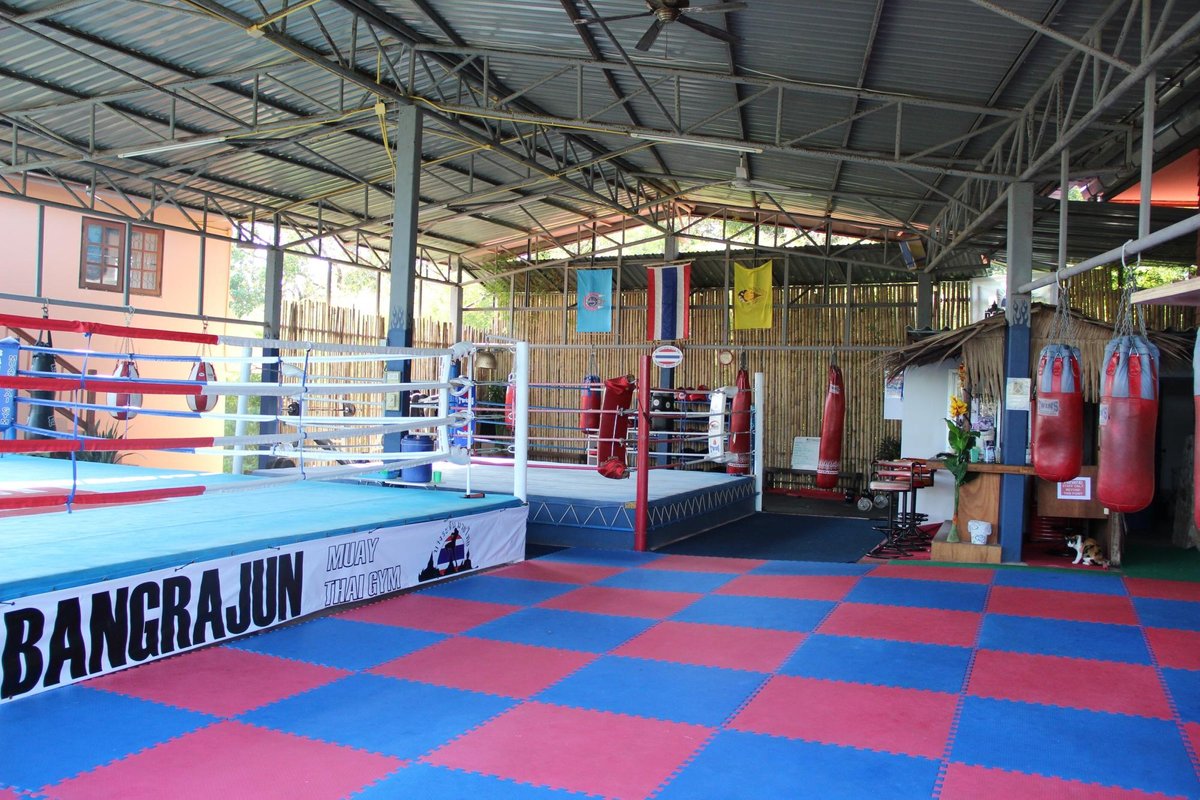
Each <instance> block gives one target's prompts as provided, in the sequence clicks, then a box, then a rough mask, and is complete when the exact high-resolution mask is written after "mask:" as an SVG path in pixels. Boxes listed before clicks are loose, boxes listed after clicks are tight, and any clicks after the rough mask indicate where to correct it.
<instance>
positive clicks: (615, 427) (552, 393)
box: [434, 343, 764, 550]
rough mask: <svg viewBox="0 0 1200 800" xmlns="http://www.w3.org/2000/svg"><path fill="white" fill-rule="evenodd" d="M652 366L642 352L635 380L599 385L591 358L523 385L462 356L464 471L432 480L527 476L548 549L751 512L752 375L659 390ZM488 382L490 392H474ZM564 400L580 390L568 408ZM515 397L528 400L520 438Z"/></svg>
mask: <svg viewBox="0 0 1200 800" xmlns="http://www.w3.org/2000/svg"><path fill="white" fill-rule="evenodd" d="M486 346H487V347H491V348H500V349H503V348H510V347H511V346H512V345H511V344H504V343H502V344H500V345H496V344H494V343H492V344H489V345H486ZM480 347H484V346H483V345H481V346H480ZM535 366H540V367H541V369H540V370H539V371H541V372H542V373H543V374H545V373H550V372H553V369H552V368H551V367H550V366H548V365H544V364H543V365H535ZM650 366H651V357H650V356H648V355H644V356H641V357H640V358H639V368H638V372H639V374H638V375H637V376H634V375H626V376H618V377H616V378H610V379H607V380H602V379H600V377H599V376H598V375H597V374H596V373H597V372H598V370H597V369H596V368H595V364H594V362H593V364H591V365H590V367H589V372H590V374H589V375H588V376H586V377H585V379H584V381H583V382H582V383H553V382H549V383H548V382H543V381H538V382H533V381H531V382H530V383H529V385H528V387H523V386H521V385H520V381H519V380H518V378H517V373H514V374H511V375H510V376H509V379H508V380H507V381H503V380H502V381H487V380H484V379H477V377H476V376H477V375H478V374H479V372H480V370H479V369H478V365H477V363H476V358H475V355H474V354H472V356H471V358H470V359H468V360H467V361H466V362H465V369H466V374H467V376H468V377H467V382H468V384H469V385H470V386H471V390H470V391H468V392H466V393H464V394H463V395H462V397H461V398H460V400H459V403H460V404H461V405H462V407H463V408H465V409H466V410H467V411H469V416H470V418H471V420H472V423H471V424H470V425H468V426H463V427H460V428H458V429H455V430H456V432H457V435H458V436H459V437H460V438H461V439H462V440H463V441H464V442H465V443H467V445H468V449H469V450H470V451H471V452H472V454H473V455H472V459H471V466H470V469H469V470H467V469H464V468H463V467H461V466H456V465H453V464H445V463H442V464H435V465H434V469H435V470H436V471H437V475H438V478H439V480H440V484H441V485H443V486H449V487H454V488H460V489H472V488H474V489H482V490H484V491H493V490H497V489H499V490H502V489H503V487H504V486H507V485H509V484H510V483H511V481H512V473H513V471H522V470H523V471H525V473H526V477H525V481H526V491H527V497H528V501H529V524H528V530H527V537H528V540H529V541H530V542H532V543H535V544H543V545H554V546H584V547H599V548H610V549H635V550H646V549H654V548H658V547H661V546H663V545H666V544H669V543H671V542H674V541H677V540H679V539H683V538H686V537H688V536H694V535H696V534H698V533H702V532H704V531H706V530H709V529H711V528H714V527H717V526H719V525H722V524H724V523H726V522H731V521H733V520H736V519H740V518H742V517H745V516H748V515H750V514H752V513H754V512H755V511H756V510H761V503H762V490H763V480H764V475H763V459H762V458H761V453H762V446H763V443H762V434H763V428H762V425H761V424H759V423H760V420H761V419H762V413H761V405H760V404H761V398H762V397H763V394H764V393H763V376H762V374H761V373H756V374H755V375H754V377H753V386H752V385H751V383H752V379H751V377H750V375H749V373H747V372H746V370H745V369H742V370H740V371H739V372H738V375H737V377H736V379H735V380H734V381H733V383H732V384H731V385H729V386H724V387H719V388H716V389H707V388H703V387H699V388H696V389H690V388H689V389H663V388H656V387H654V385H653V383H652V381H651V369H650ZM518 372H520V371H518ZM489 389H491V390H494V392H495V399H494V400H484V399H481V396H484V395H486V394H487V393H488V390H489ZM501 394H503V398H504V399H503V401H501V399H500V395H501ZM564 395H565V396H567V397H568V398H573V397H576V396H578V397H579V405H578V407H570V406H567V405H565V404H564V402H563V401H562V400H561V399H560V398H562V397H563V396H564ZM518 397H522V398H524V397H529V398H530V399H529V400H528V402H527V404H526V405H525V406H524V407H525V408H527V409H528V420H527V426H528V427H527V431H528V432H527V434H526V435H525V436H524V437H523V438H520V430H519V419H518V417H519V415H518V414H517V413H516V407H515V401H516V399H517V398H518ZM453 408H454V406H453V405H452V410H453ZM522 455H525V456H527V460H526V462H525V464H523V465H522V464H520V463H519V458H520V457H521V456H522ZM538 456H540V457H541V458H540V459H539V458H538ZM555 458H557V459H558V460H551V459H555Z"/></svg>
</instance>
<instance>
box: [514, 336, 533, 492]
mask: <svg viewBox="0 0 1200 800" xmlns="http://www.w3.org/2000/svg"><path fill="white" fill-rule="evenodd" d="M513 372H515V373H516V375H515V378H516V382H517V396H516V398H515V401H514V403H513V414H514V421H515V422H516V426H515V430H513V495H514V496H515V497H516V498H517V499H518V500H520V501H521V502H523V503H528V502H529V491H528V483H527V475H526V472H527V470H528V468H529V342H517V349H516V352H515V353H514V354H513Z"/></svg>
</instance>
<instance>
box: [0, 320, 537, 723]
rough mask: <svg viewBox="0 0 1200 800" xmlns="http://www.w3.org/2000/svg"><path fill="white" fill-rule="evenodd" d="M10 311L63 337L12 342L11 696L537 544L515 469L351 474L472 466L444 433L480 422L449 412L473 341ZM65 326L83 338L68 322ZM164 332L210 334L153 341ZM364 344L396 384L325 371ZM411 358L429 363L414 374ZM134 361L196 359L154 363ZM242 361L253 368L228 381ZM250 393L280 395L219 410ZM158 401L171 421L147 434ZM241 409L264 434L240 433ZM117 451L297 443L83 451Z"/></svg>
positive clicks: (360, 356)
mask: <svg viewBox="0 0 1200 800" xmlns="http://www.w3.org/2000/svg"><path fill="white" fill-rule="evenodd" d="M0 325H7V326H20V327H24V328H31V329H33V330H39V329H40V330H42V331H43V332H45V331H46V330H53V331H54V332H55V333H56V334H58V335H59V339H60V341H59V346H58V347H53V346H50V345H36V346H32V347H24V346H20V345H19V344H18V343H17V342H16V341H15V340H12V339H6V340H3V341H0V617H2V618H3V625H0V669H2V675H0V701H7V700H11V699H14V698H19V697H23V696H27V695H31V694H35V693H38V692H41V691H44V690H46V689H49V688H52V687H55V686H59V685H65V684H69V683H73V682H75V681H78V680H82V679H84V678H87V677H92V676H95V675H100V674H104V673H107V672H112V671H115V670H118V669H123V668H126V667H129V666H133V665H136V664H139V663H145V662H147V661H151V660H154V659H157V658H161V657H165V656H168V655H171V654H174V653H178V652H182V651H185V650H189V649H192V648H195V647H199V646H201V645H206V644H211V643H214V642H219V641H223V640H226V639H229V638H233V637H236V636H240V635H244V634H249V633H254V632H257V631H262V630H266V629H269V628H272V627H275V626H277V625H280V624H283V623H285V622H289V621H291V620H293V619H296V618H299V617H304V616H308V615H312V614H317V613H321V612H323V611H325V610H326V609H328V608H332V607H335V606H339V605H343V604H346V603H353V602H358V601H362V600H367V599H370V598H373V597H379V596H383V595H387V594H391V593H394V592H397V591H400V590H402V589H405V588H410V587H413V586H418V585H422V584H425V583H428V582H430V581H436V580H441V579H445V578H449V577H454V576H457V575H461V574H464V573H467V572H471V571H474V570H478V569H483V568H487V567H492V566H496V565H500V564H505V563H509V562H513V561H519V560H521V559H522V558H523V557H524V546H525V521H526V517H527V513H528V509H527V506H526V505H525V502H524V494H525V489H524V480H523V476H524V470H523V469H514V470H512V471H511V472H510V476H511V478H512V480H511V481H510V482H509V483H508V484H507V486H505V487H495V490H494V491H490V492H488V493H487V494H486V495H481V494H480V493H478V492H475V493H468V496H464V495H463V493H461V492H453V491H422V490H414V489H400V488H394V487H390V486H384V485H381V484H380V485H362V484H361V483H360V482H357V481H355V482H349V481H354V479H357V478H359V477H362V476H365V475H376V476H380V477H381V478H385V477H387V476H389V475H402V474H404V472H405V471H408V470H411V469H414V468H421V467H425V466H427V465H429V464H431V463H434V462H439V461H447V462H452V463H453V462H457V463H461V464H462V465H463V467H464V469H470V457H469V454H468V453H467V452H466V450H465V449H464V448H463V447H461V446H460V445H459V444H457V443H456V442H455V441H454V440H452V438H451V437H450V435H449V434H448V432H447V431H448V429H449V428H450V427H451V426H453V425H458V426H461V425H463V424H465V423H466V422H468V416H467V414H465V413H463V412H461V411H455V412H452V411H450V405H451V398H452V397H456V396H461V395H462V394H463V393H464V392H465V391H466V390H467V386H466V382H465V381H463V380H460V379H455V378H453V377H452V376H451V373H452V370H451V364H452V363H454V362H456V361H458V360H461V359H464V358H466V357H468V356H469V355H470V353H471V351H472V347H471V346H470V345H466V344H460V345H455V346H454V347H451V348H445V349H428V348H424V349H417V348H391V347H351V346H346V345H321V344H313V343H310V342H293V341H282V340H270V339H247V338H242V337H223V336H210V335H208V334H207V333H205V334H193V333H186V332H179V331H160V330H154V329H146V328H136V327H132V326H129V325H126V326H124V327H122V326H114V325H106V324H103V323H91V322H79V321H61V320H49V319H36V318H24V317H15V316H11V315H6V316H0ZM72 337H75V338H78V339H81V341H71V342H70V343H69V344H66V343H65V342H64V341H63V340H64V339H67V338H72ZM167 342H174V343H180V342H182V343H185V344H186V345H187V346H188V347H191V346H192V345H196V346H198V347H199V348H200V351H199V352H198V353H197V355H179V354H177V353H176V354H171V353H161V352H143V351H147V350H150V349H152V348H153V347H155V346H160V349H167V350H169V349H170V348H169V347H162V346H163V345H164V343H167ZM135 345H136V347H135ZM175 349H176V350H178V347H176V348H175ZM246 350H250V351H252V353H253V354H252V355H249V356H247V355H245V351H246ZM515 350H516V351H517V357H516V359H515V360H516V362H517V363H518V365H520V364H521V363H522V358H523V355H522V347H521V346H517V347H516V348H515ZM231 351H232V352H237V353H240V355H229V353H230V352H231ZM51 357H52V358H53V359H55V360H56V361H57V363H59V364H60V369H67V370H68V371H67V372H65V373H64V372H63V371H60V369H55V368H53V367H50V366H49V362H48V361H47V359H48V358H51ZM366 360H371V361H377V362H383V363H384V366H385V369H386V371H385V372H383V374H384V375H385V377H384V378H383V380H382V381H376V382H373V383H371V384H370V385H364V384H362V383H360V382H351V381H348V380H346V379H344V378H342V377H339V376H337V375H331V374H330V373H331V372H334V371H336V370H338V369H344V366H341V367H339V366H338V365H346V364H351V363H355V362H361V361H366ZM114 362H115V366H114ZM419 362H420V363H421V367H420V368H421V369H423V370H424V371H425V372H427V373H430V374H431V375H432V377H431V378H429V379H425V380H416V379H411V378H410V376H409V372H410V370H416V369H418V366H417V365H418V363H419ZM88 365H92V366H96V365H100V366H99V369H97V370H96V371H97V372H98V371H100V369H103V370H104V371H105V372H106V373H107V371H108V370H110V369H111V370H112V374H111V375H109V374H104V375H96V374H95V373H94V372H93V370H89V369H88V368H87V367H88ZM139 365H141V368H142V369H146V370H147V371H150V370H151V369H153V368H154V367H155V365H158V366H160V367H161V366H162V365H167V367H168V369H167V371H168V372H172V373H175V372H178V373H182V374H186V373H187V372H188V370H189V368H190V375H189V376H188V378H187V379H186V380H185V379H182V378H179V379H176V378H163V377H154V378H141V377H140V376H139V374H138V373H139V370H138V366H139ZM247 365H254V367H255V368H256V369H261V370H262V373H263V375H262V380H261V381H259V382H244V381H240V380H232V381H221V380H217V379H216V378H217V377H218V376H219V375H220V373H221V371H222V368H224V369H225V371H226V372H229V373H231V374H240V375H245V370H244V369H243V368H244V367H246V366H247ZM406 367H408V368H409V369H405V368H406ZM519 369H524V367H519ZM517 382H518V383H523V382H524V378H523V377H522V378H520V379H519V380H518V381H517ZM414 390H420V391H422V392H424V393H426V396H428V397H430V398H432V404H433V407H434V409H435V414H434V416H432V417H431V416H428V415H426V416H420V417H418V416H414V415H412V414H411V413H409V411H408V409H404V408H403V404H402V403H400V402H398V400H399V399H400V398H401V397H402V395H403V393H406V392H410V391H414ZM251 395H253V396H256V397H261V398H273V399H275V400H278V401H284V402H283V403H281V404H279V405H282V406H283V409H282V410H281V409H280V408H275V409H272V408H271V406H272V405H275V404H272V403H269V402H264V403H263V408H262V409H261V410H259V411H246V412H238V413H224V414H222V413H217V412H216V410H215V409H216V406H217V405H218V404H217V403H216V402H215V399H216V398H217V397H219V396H220V397H223V396H231V397H232V396H237V397H238V399H239V400H240V399H241V398H242V397H246V396H251ZM348 395H353V396H354V398H355V401H356V403H357V404H359V405H361V407H362V408H364V409H367V410H366V411H365V412H364V413H361V414H360V413H357V407H355V408H354V411H355V413H354V414H353V415H347V414H342V415H332V414H330V413H329V412H327V411H326V412H322V411H320V410H319V408H320V407H324V408H341V409H343V410H348V409H350V408H351V407H352V406H354V404H350V403H349V402H348V401H344V400H340V399H337V398H343V397H346V396H348ZM367 396H372V397H375V398H377V399H376V400H364V399H363V398H364V397H367ZM208 398H212V402H208V401H207V399H208ZM331 399H332V402H331ZM183 400H186V401H187V402H186V404H185V403H184V402H183ZM515 402H516V403H517V405H518V408H519V409H520V410H521V413H522V414H524V411H523V407H522V406H523V404H524V402H525V401H524V400H523V399H522V400H516V401H515ZM322 404H323V405H322ZM239 407H240V408H244V407H245V404H244V403H240V402H239ZM371 409H378V410H377V411H375V410H371ZM89 412H90V413H93V414H101V415H107V417H108V418H112V419H115V420H116V421H117V425H118V429H119V430H117V431H116V434H117V435H112V433H113V432H112V431H110V432H109V433H110V435H99V434H98V433H97V432H96V431H87V430H84V428H83V423H82V420H83V419H84V414H86V413H89ZM56 416H58V417H59V418H60V419H67V420H68V421H67V422H66V423H65V424H58V423H56V421H55V417H56ZM156 417H157V418H166V419H169V420H170V421H171V429H172V431H173V432H174V435H172V436H167V437H164V436H161V435H155V436H152V437H150V436H143V435H139V430H140V428H139V425H140V424H142V421H143V420H146V419H153V418H156ZM213 419H216V420H219V421H222V422H227V423H229V424H230V425H231V426H236V429H235V431H234V433H233V435H226V436H211V435H205V436H196V435H190V434H191V433H193V432H194V426H199V425H201V424H205V423H207V422H211V420H213ZM248 423H252V424H257V425H258V426H259V428H258V429H259V432H258V433H246V432H244V430H243V428H244V426H245V425H246V424H248ZM521 427H523V424H518V428H521ZM60 428H61V429H60ZM416 432H421V433H420V435H422V436H423V437H424V441H425V442H426V443H427V446H424V447H422V448H420V449H419V450H417V451H413V450H412V449H410V448H408V447H407V446H405V444H404V439H403V438H401V437H406V436H409V435H416ZM18 435H23V436H24V437H26V438H18ZM117 451H120V452H122V453H134V454H137V453H142V452H155V453H161V452H164V451H165V452H170V453H172V454H175V455H178V456H179V457H180V458H182V459H186V458H187V457H188V456H192V455H195V456H205V455H209V456H211V455H214V454H215V455H222V456H230V457H249V456H258V457H266V456H270V457H271V458H277V457H281V456H286V457H287V458H288V460H289V461H291V462H294V463H296V465H297V466H296V467H295V468H294V469H290V470H273V471H269V472H268V474H267V475H265V476H263V475H240V474H223V473H215V472H212V471H209V470H203V469H196V470H186V469H185V470H167V469H158V468H148V467H140V466H132V465H127V464H119V463H97V462H95V461H92V460H89V458H87V457H88V456H91V457H94V456H95V455H96V454H104V453H115V452H117ZM47 456H50V457H47ZM522 460H523V459H522Z"/></svg>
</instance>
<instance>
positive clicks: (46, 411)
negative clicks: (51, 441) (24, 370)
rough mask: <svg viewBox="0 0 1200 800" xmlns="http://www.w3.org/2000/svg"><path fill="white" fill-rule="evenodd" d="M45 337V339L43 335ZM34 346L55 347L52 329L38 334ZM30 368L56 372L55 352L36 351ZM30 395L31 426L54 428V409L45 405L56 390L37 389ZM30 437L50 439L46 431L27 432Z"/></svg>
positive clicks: (41, 371)
mask: <svg viewBox="0 0 1200 800" xmlns="http://www.w3.org/2000/svg"><path fill="white" fill-rule="evenodd" d="M43 336H44V337H45V339H44V340H43V338H42V337H43ZM33 346H34V347H54V339H53V337H52V336H51V335H50V331H45V332H44V333H42V334H40V335H39V336H38V340H37V342H35V343H34V345H33ZM29 368H30V369H31V370H33V371H34V372H39V373H44V374H49V373H53V372H54V354H53V353H34V354H33V358H31V359H30V360H29ZM29 397H30V399H31V400H33V403H32V405H30V406H29V419H28V420H27V424H28V425H29V427H31V428H38V429H39V430H43V431H53V430H54V409H53V408H52V407H50V406H47V405H43V403H44V401H47V400H53V399H54V392H52V391H50V390H48V389H35V390H33V391H31V392H30V393H29ZM26 437H27V438H29V439H48V438H50V437H49V436H48V435H46V434H44V433H27V434H26Z"/></svg>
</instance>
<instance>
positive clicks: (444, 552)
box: [417, 520, 475, 583]
mask: <svg viewBox="0 0 1200 800" xmlns="http://www.w3.org/2000/svg"><path fill="white" fill-rule="evenodd" d="M468 530H469V528H468V527H467V526H466V525H464V524H463V523H462V522H461V521H460V520H451V521H450V522H449V523H447V525H446V528H445V529H444V530H443V531H442V533H441V535H440V536H439V537H438V541H437V544H436V545H435V546H434V548H433V552H432V553H430V554H429V563H428V564H426V565H425V569H423V570H421V574H420V575H418V576H417V580H419V581H421V582H422V583H423V582H425V581H432V580H436V579H438V578H445V577H446V576H447V575H457V574H458V573H460V572H470V571H471V570H473V569H474V568H475V567H474V566H473V565H472V564H471V538H470V536H468V535H467V532H468Z"/></svg>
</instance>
